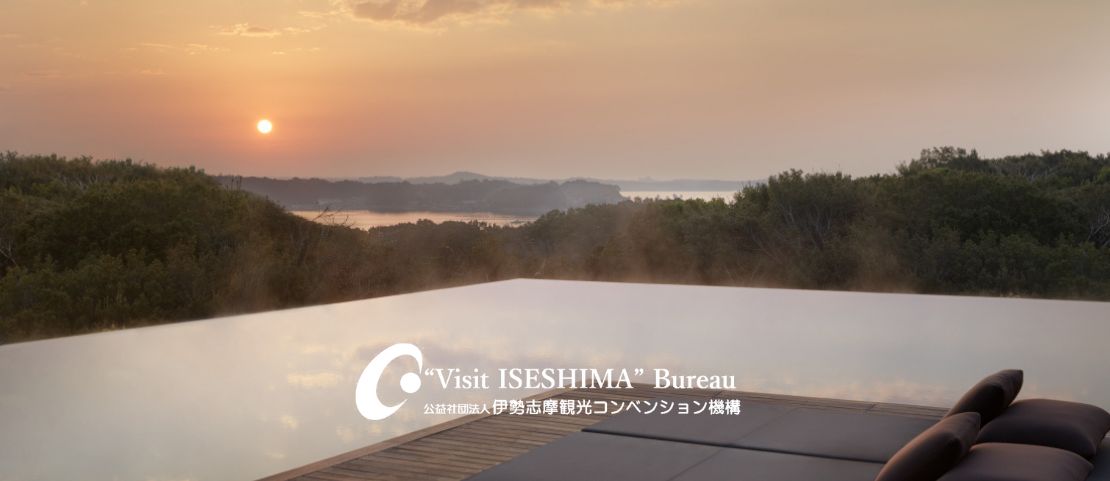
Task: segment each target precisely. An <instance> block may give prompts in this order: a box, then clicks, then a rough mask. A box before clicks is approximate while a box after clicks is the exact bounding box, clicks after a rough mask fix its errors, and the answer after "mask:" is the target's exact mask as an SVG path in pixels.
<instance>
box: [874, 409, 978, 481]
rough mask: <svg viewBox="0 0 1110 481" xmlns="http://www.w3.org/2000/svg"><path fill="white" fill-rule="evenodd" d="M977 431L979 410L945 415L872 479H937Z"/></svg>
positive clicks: (956, 459)
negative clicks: (977, 411)
mask: <svg viewBox="0 0 1110 481" xmlns="http://www.w3.org/2000/svg"><path fill="white" fill-rule="evenodd" d="M978 433H979V414H978V413H960V414H955V415H952V416H949V417H946V418H944V419H942V420H941V421H940V422H938V423H937V424H936V425H935V426H933V427H931V428H929V429H927V430H925V432H923V433H921V434H920V435H918V436H917V437H916V438H914V439H913V441H910V442H909V444H907V445H906V446H905V447H903V448H902V449H901V450H899V451H898V453H897V454H895V455H894V457H892V458H891V459H890V461H889V462H887V463H886V465H885V466H883V469H882V471H881V472H880V473H879V476H878V477H876V478H875V481H936V479H937V478H938V477H940V476H941V475H942V474H944V473H945V471H948V470H949V469H951V468H952V467H953V466H955V465H956V463H959V462H960V459H962V458H963V457H964V455H965V454H967V452H968V449H969V448H970V447H971V443H972V442H974V441H975V436H976V434H978Z"/></svg>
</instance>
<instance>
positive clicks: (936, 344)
mask: <svg viewBox="0 0 1110 481" xmlns="http://www.w3.org/2000/svg"><path fill="white" fill-rule="evenodd" d="M1108 307H1110V304H1107V303H1096V302H1070V301H1048V300H1025V299H994V298H974V297H949V296H923V295H903V294H867V293H847V292H822V291H802V290H787V289H750V288H722V287H695V286H666V285H642V284H614V283H588V282H566V281H535V280H517V281H506V282H497V283H490V284H482V285H477V286H470V287H461V288H454V289H444V290H438V291H428V292H422V293H416V294H409V295H401V296H393V297H384V298H379V299H370V300H365V301H356V302H347V303H342V304H333V305H327V306H317V307H308V308H301V309H291V310H285V311H276V312H268V313H260V314H250V315H243V316H235V317H227V318H221V319H213V320H208V321H197V322H189V323H181V324H174V325H165V326H158V327H151V328H142V329H131V330H125V331H117V332H109V333H103V334H93V335H87V336H77V337H70V338H63V339H56V340H48V341H39V342H30V343H22V344H13V345H6V346H0V386H3V388H2V390H0V420H3V426H2V429H0V479H3V480H9V479H10V480H16V479H18V480H37V479H43V480H47V479H115V480H232V479H253V478H258V477H261V476H264V475H268V474H272V473H276V472H279V471H283V470H285V469H289V468H293V467H296V466H300V465H303V464H306V463H309V462H312V461H316V460H319V459H323V458H325V457H328V456H331V455H335V454H338V453H341V452H345V451H349V450H352V449H355V448H358V447H362V446H365V445H368V444H371V443H374V442H377V441H381V440H384V439H388V438H391V437H394V436H397V435H400V434H404V433H408V432H412V431H414V430H417V429H420V428H423V427H427V426H430V425H433V424H437V423H440V422H443V421H446V420H448V419H450V418H451V416H443V415H425V414H424V413H423V412H422V409H421V408H422V406H424V405H425V404H426V403H458V402H475V403H490V402H492V400H494V399H518V398H520V397H523V396H527V395H529V394H533V393H534V392H533V391H528V390H523V391H511V392H505V391H496V390H493V391H456V390H443V389H441V388H440V387H439V384H438V383H437V382H436V381H435V380H434V379H433V378H430V377H425V378H424V384H423V387H422V388H421V389H420V390H419V391H418V392H417V393H416V394H413V395H406V394H404V393H403V392H402V391H401V390H400V389H399V387H398V381H399V379H400V375H401V374H402V373H404V372H406V370H408V369H412V368H414V366H413V363H412V362H411V360H410V359H402V360H398V361H397V362H395V363H394V366H393V367H391V370H390V371H387V373H386V376H385V378H384V380H383V381H382V383H381V386H382V396H383V398H384V401H385V402H387V403H394V402H399V401H401V400H403V399H406V398H407V401H406V402H407V404H406V405H405V406H404V407H403V408H402V409H401V410H400V411H398V412H397V413H396V414H395V415H393V416H392V417H390V418H388V419H386V420H384V421H368V420H366V419H364V418H362V417H361V416H359V414H358V412H357V410H356V408H355V404H354V390H355V383H356V381H357V379H358V377H359V374H360V373H361V371H362V370H363V369H364V368H365V367H366V365H367V363H368V362H369V360H370V359H372V358H373V357H374V356H375V355H377V353H379V352H381V351H382V350H383V349H384V348H386V347H387V346H390V345H392V344H394V343H399V342H410V343H413V344H415V345H417V346H419V348H420V349H421V350H422V351H423V354H424V367H425V368H451V367H456V368H461V369H470V368H480V369H481V370H483V371H487V372H496V370H497V368H502V367H505V368H517V367H520V368H547V367H551V368H559V367H581V368H597V369H605V368H630V369H632V368H645V369H647V370H648V372H650V370H651V369H655V368H665V369H669V370H671V371H672V372H673V373H674V374H679V375H713V374H717V375H732V376H735V378H736V384H737V387H738V388H739V389H741V390H748V391H760V392H771V393H787V394H798V395H809V396H825V397H837V398H846V399H857V400H870V401H890V402H903V403H914V404H926V405H936V406H945V405H949V404H951V403H952V402H953V401H954V400H955V399H956V398H958V397H959V396H960V394H962V393H963V391H964V390H966V389H967V388H968V387H969V386H971V385H972V384H974V383H975V382H976V381H977V380H978V379H979V378H981V377H982V376H984V375H986V374H988V373H991V372H994V371H997V370H999V369H1003V368H1011V367H1014V368H1022V369H1025V372H1026V378H1025V387H1024V388H1023V390H1022V394H1021V397H1053V398H1059V399H1070V400H1077V401H1082V402H1089V403H1093V404H1097V405H1099V406H1102V407H1104V408H1110V383H1108V382H1107V380H1106V374H1105V366H1106V365H1107V364H1108V361H1110V352H1107V350H1106V348H1105V343H1106V340H1107V339H1110V308H1108ZM633 381H635V382H651V381H652V379H651V378H650V374H648V375H646V376H644V377H642V378H634V379H633Z"/></svg>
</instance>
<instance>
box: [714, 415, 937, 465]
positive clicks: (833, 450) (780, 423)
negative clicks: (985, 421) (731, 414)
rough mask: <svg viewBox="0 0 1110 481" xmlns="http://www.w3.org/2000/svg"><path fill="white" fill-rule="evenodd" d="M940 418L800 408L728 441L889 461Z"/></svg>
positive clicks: (732, 444) (824, 454)
mask: <svg viewBox="0 0 1110 481" xmlns="http://www.w3.org/2000/svg"><path fill="white" fill-rule="evenodd" d="M741 415H742V414H741ZM936 422H937V421H936V419H923V418H915V417H908V416H892V415H886V414H874V413H870V414H869V413H858V412H843V411H829V410H822V409H812V408H799V409H795V410H793V411H791V412H790V413H788V414H786V415H785V416H781V417H779V418H778V419H775V420H773V421H771V422H769V423H767V424H766V425H764V426H763V427H761V428H759V429H756V430H755V431H753V432H752V433H750V434H748V435H746V436H743V437H741V438H739V439H738V440H736V441H734V442H732V443H731V444H730V446H733V447H739V448H748V449H762V450H767V451H778V452H784V453H792V454H805V455H809V456H822V457H827V458H837V459H851V460H856V461H868V462H874V463H885V462H887V460H889V459H890V457H891V456H894V453H896V452H898V450H899V449H902V447H903V446H905V445H906V443H908V442H910V441H911V440H912V439H914V437H916V436H917V435H919V434H921V433H922V432H923V431H925V430H926V429H928V428H929V427H931V426H933V425H934V424H936Z"/></svg>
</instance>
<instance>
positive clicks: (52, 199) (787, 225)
mask: <svg viewBox="0 0 1110 481" xmlns="http://www.w3.org/2000/svg"><path fill="white" fill-rule="evenodd" d="M514 277H538V278H558V279H586V280H608V281H643V282H672V283H695V284H712V285H739V286H776V287H797V288H807V289H845V290H869V291H898V292H920V293H936V294H972V295H990V296H1027V297H1053V298H1068V299H1099V300H1110V160H1108V159H1107V157H1106V156H1105V155H1090V154H1087V153H1085V152H1071V151H1058V152H1043V153H1040V154H1027V155H1021V156H1010V157H1004V158H998V159H984V158H980V156H979V155H978V154H977V153H976V152H975V151H965V150H963V149H957V148H951V147H944V148H938V149H930V150H926V151H923V152H922V154H921V155H920V156H919V158H917V159H915V160H912V161H910V162H908V163H905V164H903V165H901V166H899V168H898V170H897V172H896V173H892V174H884V175H875V176H869V177H860V178H852V177H850V176H847V175H844V174H841V173H803V172H800V171H788V172H784V173H781V174H779V175H776V176H773V177H771V178H770V179H769V180H768V181H767V182H766V183H764V184H760V185H755V186H749V187H746V188H744V189H743V190H742V191H741V192H739V193H738V194H737V195H736V197H735V198H734V199H731V200H729V201H725V200H720V199H718V200H712V201H705V200H632V201H625V202H620V203H616V204H606V205H589V206H586V207H582V208H574V209H570V210H566V211H552V212H549V213H547V214H545V215H543V216H542V217H540V218H539V219H538V220H536V221H535V222H533V223H530V224H526V225H523V226H520V227H496V226H490V225H485V224H480V223H458V222H446V223H443V224H438V225H437V224H433V223H431V222H427V221H422V222H417V223H415V224H402V225H398V226H391V227H382V228H376V229H371V230H370V231H368V232H367V231H362V230H357V229H353V228H350V227H346V226H342V225H327V224H326V223H314V222H310V221H307V220H304V219H301V218H298V217H296V216H294V215H291V214H289V213H287V212H286V211H285V210H284V209H282V208H281V207H279V206H278V205H277V204H274V203H273V202H270V201H268V200H266V199H264V198H262V197H259V196H257V195H254V194H251V193H248V192H245V191H243V190H239V189H236V188H233V187H230V188H229V187H226V186H224V185H222V184H220V183H219V182H217V181H216V180H215V179H214V178H212V177H210V176H208V175H206V174H204V173H203V172H201V171H198V170H195V169H160V168H156V167H153V166H150V165H141V164H137V163H133V162H130V161H100V162H94V161H93V160H92V159H90V158H78V159H65V158H60V157H54V156H21V155H17V154H15V153H11V152H9V153H6V154H4V155H3V156H2V157H0V342H12V341H19V340H27V339H35V338H42V337H51V336H58V335H67V334H75V333H82V332H92V331H99V330H104V329H113V328H121V327H130V326H139V325H146V324H154V323H162V322H170V321H176V320H187V319H198V318H205V317H212V316H216V315H222V314H232V313H241V312H250V311H259V310H267V309H276V308H283V307H292V306H301V305H308V304H318V303H325V302H334V301H341V300H350V299H360V298H366V297H374V296H381V295H388V294H395V293H401V292H409V291H415V290H421V289H429V288H436V287H445V286H452V285H460V284H467V283H475V282H485V281H492V280H499V279H508V278H514Z"/></svg>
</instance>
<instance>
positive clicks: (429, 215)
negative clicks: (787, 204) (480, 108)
mask: <svg viewBox="0 0 1110 481" xmlns="http://www.w3.org/2000/svg"><path fill="white" fill-rule="evenodd" d="M735 194H736V192H735V191H721V192H716V191H622V192H621V195H623V196H624V197H627V198H629V199H634V198H636V197H639V198H643V199H657V198H658V199H672V198H676V197H677V198H679V199H703V200H710V199H718V198H719V199H725V200H732V197H733V195H735ZM292 213H293V214H296V215H297V216H299V217H303V218H305V219H308V220H312V221H316V222H320V223H324V224H341V225H347V226H351V227H356V228H359V229H369V228H372V227H385V226H391V225H397V224H405V223H415V222H417V221H419V220H430V221H432V222H435V223H436V224H440V223H443V222H485V223H487V224H491V225H499V226H518V225H521V224H524V223H527V222H531V221H534V220H536V216H520V215H510V214H494V213H492V212H425V211H418V212H373V211H367V210H343V211H329V212H323V211H319V210H295V211H292Z"/></svg>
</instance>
